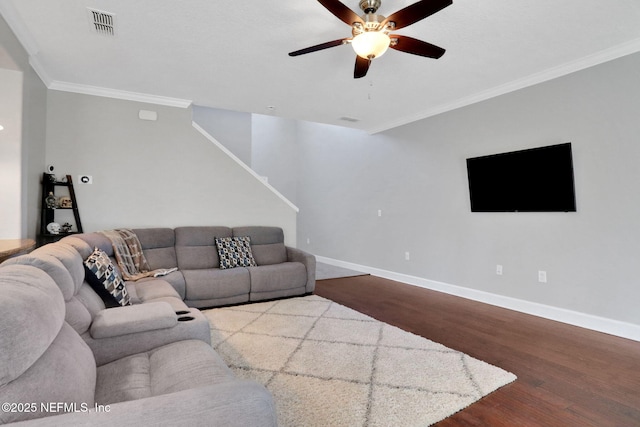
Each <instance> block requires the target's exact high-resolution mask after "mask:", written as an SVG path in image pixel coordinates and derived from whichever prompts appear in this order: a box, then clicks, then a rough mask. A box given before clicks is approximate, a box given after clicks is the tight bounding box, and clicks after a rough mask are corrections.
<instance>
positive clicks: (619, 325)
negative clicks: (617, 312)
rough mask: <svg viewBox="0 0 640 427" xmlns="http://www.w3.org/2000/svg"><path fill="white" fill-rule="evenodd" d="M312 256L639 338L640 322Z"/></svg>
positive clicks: (490, 302)
mask: <svg viewBox="0 0 640 427" xmlns="http://www.w3.org/2000/svg"><path fill="white" fill-rule="evenodd" d="M316 260H317V261H318V262H323V263H325V264H329V265H334V266H336V267H342V268H348V269H351V270H356V271H362V272H364V273H369V274H371V275H373V276H377V277H383V278H385V279H389V280H395V281H397V282H402V283H406V284H409V285H414V286H419V287H421V288H426V289H431V290H434V291H439V292H444V293H446V294H449V295H455V296H458V297H462V298H466V299H470V300H473V301H479V302H483V303H486V304H491V305H495V306H498V307H502V308H507V309H510V310H515V311H519V312H521V313H527V314H532V315H534V316H538V317H543V318H545V319H550V320H555V321H558V322H562V323H567V324H569V325H574V326H579V327H582V328H586V329H591V330H594V331H598V332H604V333H607V334H611V335H615V336H618V337H622V338H628V339H631V340H634V341H640V325H636V324H633V323H627V322H621V321H619V320H614V319H608V318H606V317H600V316H594V315H591V314H587V313H581V312H578V311H572V310H567V309H564V308H559V307H553V306H550V305H545V304H540V303H536V302H531V301H525V300H521V299H517V298H512V297H507V296H504V295H498V294H492V293H489V292H484V291H479V290H476V289H470V288H465V287H462V286H456V285H451V284H448V283H443V282H438V281H435V280H429V279H424V278H421V277H416V276H410V275H408V274H403V273H396V272H393V271H388V270H382V269H379V268H375V267H369V266H366V265H360V264H355V263H351V262H346V261H340V260H337V259H333V258H327V257H323V256H317V255H316Z"/></svg>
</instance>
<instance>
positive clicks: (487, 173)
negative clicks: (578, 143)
mask: <svg viewBox="0 0 640 427" xmlns="http://www.w3.org/2000/svg"><path fill="white" fill-rule="evenodd" d="M467 175H468V177H469V196H470V199H471V211H472V212H575V211H576V197H575V187H574V182H573V160H572V155H571V143H570V142H568V143H566V144H559V145H552V146H548V147H540V148H532V149H529V150H521V151H514V152H510V153H502V154H494V155H491V156H483V157H474V158H471V159H467Z"/></svg>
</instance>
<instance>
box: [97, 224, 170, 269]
mask: <svg viewBox="0 0 640 427" xmlns="http://www.w3.org/2000/svg"><path fill="white" fill-rule="evenodd" d="M100 233H102V234H104V235H105V236H106V237H107V238H109V240H111V245H112V246H113V253H114V255H115V257H116V262H117V263H118V267H120V273H122V278H123V279H124V280H138V279H142V278H143V277H158V276H164V275H167V274H169V273H171V272H173V271H176V270H177V268H168V269H167V268H158V269H156V270H151V268H149V263H148V262H147V259H146V258H145V257H144V253H142V245H141V244H140V240H138V236H136V233H134V232H133V231H132V230H130V229H128V228H119V229H117V230H108V231H101V232H100Z"/></svg>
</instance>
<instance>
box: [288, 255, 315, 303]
mask: <svg viewBox="0 0 640 427" xmlns="http://www.w3.org/2000/svg"><path fill="white" fill-rule="evenodd" d="M286 248H287V261H290V262H300V263H302V264H304V266H305V268H306V269H307V285H306V289H305V290H306V291H307V292H313V290H314V289H315V288H316V257H315V256H313V255H311V254H310V253H308V252H305V251H303V250H301V249H298V248H292V247H290V246H286Z"/></svg>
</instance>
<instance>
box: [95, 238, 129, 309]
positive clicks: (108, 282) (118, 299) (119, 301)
mask: <svg viewBox="0 0 640 427" xmlns="http://www.w3.org/2000/svg"><path fill="white" fill-rule="evenodd" d="M84 266H85V268H86V271H87V274H86V278H87V282H89V284H90V285H91V286H92V287H93V289H94V290H95V291H96V293H97V294H98V295H100V297H102V299H103V301H104V303H105V305H106V306H108V307H116V306H125V305H129V304H130V300H129V294H128V293H127V288H126V286H125V285H124V282H123V281H122V279H121V278H120V275H119V274H118V271H117V270H116V267H115V266H114V264H113V263H112V262H111V259H110V258H109V256H108V255H107V254H106V253H105V252H104V251H102V250H100V249H98V248H95V250H94V251H93V253H92V254H91V255H89V258H87V259H86V260H85V261H84Z"/></svg>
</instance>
